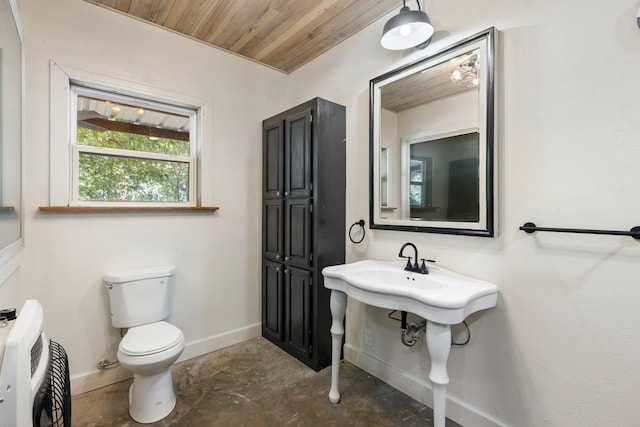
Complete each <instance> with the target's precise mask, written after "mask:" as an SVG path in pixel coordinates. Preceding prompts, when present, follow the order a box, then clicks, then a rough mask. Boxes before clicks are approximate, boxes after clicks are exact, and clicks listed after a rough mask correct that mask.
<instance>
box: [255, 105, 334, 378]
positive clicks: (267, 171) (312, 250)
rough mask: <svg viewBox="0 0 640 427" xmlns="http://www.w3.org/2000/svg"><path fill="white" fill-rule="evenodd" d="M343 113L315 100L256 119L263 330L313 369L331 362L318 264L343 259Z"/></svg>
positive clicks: (326, 304) (327, 293)
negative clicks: (258, 130) (260, 191)
mask: <svg viewBox="0 0 640 427" xmlns="http://www.w3.org/2000/svg"><path fill="white" fill-rule="evenodd" d="M345 115H346V114H345V107H343V106H342V105H338V104H334V103H333V102H329V101H326V100H324V99H321V98H315V99H313V100H311V101H309V102H306V103H304V104H302V105H299V106H297V107H295V108H292V109H290V110H287V111H285V112H283V113H281V114H278V115H277V116H274V117H271V118H269V119H267V120H265V121H264V122H263V123H262V126H263V130H262V135H263V136H262V138H263V186H262V187H263V196H262V197H263V205H262V242H263V243H262V247H263V260H262V335H263V336H264V337H265V338H267V339H269V340H270V341H271V342H273V343H275V344H276V345H278V346H279V347H281V348H282V349H283V350H285V351H286V352H288V353H289V354H291V355H293V356H294V357H296V358H297V359H298V360H300V361H302V362H303V363H305V364H306V365H308V366H309V367H311V368H312V369H314V370H316V371H317V370H320V369H322V368H324V367H326V366H329V365H330V364H331V333H330V331H329V329H330V327H331V312H330V310H329V297H330V291H329V290H327V289H326V288H325V287H324V280H323V276H322V269H323V268H324V267H326V266H330V265H335V264H342V263H344V252H345V249H344V247H345V183H346V178H345V162H346V160H345V157H346V155H345V145H346V141H345V138H346V129H345V120H346V117H345Z"/></svg>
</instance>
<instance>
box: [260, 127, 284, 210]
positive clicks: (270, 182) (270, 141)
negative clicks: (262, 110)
mask: <svg viewBox="0 0 640 427" xmlns="http://www.w3.org/2000/svg"><path fill="white" fill-rule="evenodd" d="M262 140H263V141H264V142H263V144H264V146H263V149H262V155H263V165H262V171H263V174H264V176H263V177H262V182H263V193H264V197H266V198H273V197H282V195H283V187H284V185H283V180H284V169H283V166H284V125H283V122H282V121H278V122H277V123H274V124H271V125H265V126H264V129H263V135H262Z"/></svg>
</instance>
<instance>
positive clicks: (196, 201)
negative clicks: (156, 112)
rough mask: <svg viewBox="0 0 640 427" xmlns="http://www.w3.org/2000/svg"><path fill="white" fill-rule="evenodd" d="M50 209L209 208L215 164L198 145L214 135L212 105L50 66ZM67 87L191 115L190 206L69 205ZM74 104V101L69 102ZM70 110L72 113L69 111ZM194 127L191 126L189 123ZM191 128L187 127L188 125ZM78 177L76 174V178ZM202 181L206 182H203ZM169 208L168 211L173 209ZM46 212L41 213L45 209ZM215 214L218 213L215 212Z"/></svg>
mask: <svg viewBox="0 0 640 427" xmlns="http://www.w3.org/2000/svg"><path fill="white" fill-rule="evenodd" d="M49 83H50V86H49V103H50V108H49V113H50V117H49V130H50V140H49V148H50V152H49V208H52V209H56V208H65V207H66V208H76V209H93V208H96V209H100V208H106V209H111V208H115V209H119V208H122V209H136V208H138V207H139V208H142V209H144V208H148V209H154V208H157V209H162V208H168V209H181V208H185V209H193V208H196V209H200V208H203V207H206V206H213V193H212V190H213V185H214V182H213V179H212V172H211V171H210V169H211V167H213V165H214V163H215V162H214V158H213V154H214V150H213V146H212V144H208V145H207V146H206V147H205V146H204V144H203V141H204V135H205V134H206V135H210V134H212V132H213V127H212V121H211V117H212V114H211V108H212V105H211V102H210V101H209V100H207V99H205V98H201V97H197V96H194V95H190V94H185V93H180V92H175V91H171V90H167V89H164V88H159V87H156V86H150V85H147V84H143V83H137V82H132V81H129V80H122V79H119V78H117V77H112V76H107V75H104V74H99V73H96V72H91V71H86V70H81V69H77V68H73V67H70V66H66V65H60V64H58V63H56V62H55V61H54V60H50V61H49ZM72 85H77V86H82V87H85V88H89V89H95V90H98V91H102V92H107V93H109V94H112V95H114V96H118V95H121V96H125V97H133V98H136V99H142V100H145V101H147V102H150V103H160V104H163V105H171V106H173V107H176V108H185V109H192V110H194V111H196V115H195V124H194V126H193V127H192V128H191V127H190V139H191V141H194V142H195V143H191V142H190V149H191V150H195V167H194V168H193V170H190V173H193V178H190V185H191V184H193V185H194V189H193V190H190V202H191V203H190V204H189V205H187V204H186V203H183V202H180V203H174V202H155V203H154V202H141V201H135V202H131V201H122V202H89V204H87V202H83V204H82V205H80V206H79V205H77V204H76V205H74V204H72V203H73V201H72V173H73V171H72V167H71V165H72V145H71V139H72V138H73V140H74V142H75V130H76V128H75V126H76V124H75V119H76V112H75V105H72V98H73V97H72V94H71V87H72ZM74 102H75V101H74ZM72 107H73V108H74V110H71V108H72ZM191 124H193V123H191ZM191 124H190V125H191ZM76 176H77V175H76ZM204 177H206V179H204ZM172 205H173V206H172ZM45 209H46V208H45ZM216 209H217V208H216Z"/></svg>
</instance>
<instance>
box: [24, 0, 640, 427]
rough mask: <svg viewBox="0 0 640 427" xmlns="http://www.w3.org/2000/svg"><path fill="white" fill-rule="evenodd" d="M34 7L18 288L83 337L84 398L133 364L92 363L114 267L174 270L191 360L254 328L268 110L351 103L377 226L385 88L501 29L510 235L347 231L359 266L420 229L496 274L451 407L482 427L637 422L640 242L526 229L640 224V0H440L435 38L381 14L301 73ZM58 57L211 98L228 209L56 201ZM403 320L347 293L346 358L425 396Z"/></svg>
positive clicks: (54, 7) (455, 358)
mask: <svg viewBox="0 0 640 427" xmlns="http://www.w3.org/2000/svg"><path fill="white" fill-rule="evenodd" d="M20 6H21V13H22V20H23V25H24V27H25V34H26V40H25V42H26V55H27V64H26V65H27V99H26V103H27V107H26V108H27V112H26V120H27V132H26V138H25V143H26V160H27V164H26V189H25V190H26V200H25V215H26V226H25V244H26V248H25V251H24V264H23V267H22V278H23V280H22V282H23V284H22V288H23V289H22V290H21V293H24V295H23V297H25V298H26V297H30V298H31V297H33V298H38V299H40V300H41V301H42V302H43V305H44V308H45V320H46V322H47V323H46V327H47V332H48V333H49V335H50V336H51V337H53V338H54V339H56V340H57V341H59V342H61V343H62V344H63V345H64V346H65V347H66V348H67V350H68V351H69V354H70V357H71V360H72V364H71V369H72V375H73V376H74V385H75V389H76V390H81V389H87V388H90V387H92V386H95V385H98V384H100V383H107V382H109V381H112V380H113V379H114V378H115V377H116V376H117V375H116V374H110V373H106V374H107V375H105V376H102V375H96V374H95V368H94V365H95V363H96V362H97V361H98V359H100V358H103V357H109V358H112V359H113V358H114V357H115V349H116V346H117V332H116V331H115V330H113V328H111V326H110V325H109V322H108V317H107V301H106V295H105V294H104V291H103V289H102V284H101V277H102V274H103V273H104V272H105V271H107V270H112V269H119V268H128V267H132V266H137V265H149V264H156V263H168V262H171V263H174V264H175V265H177V267H178V273H177V288H176V291H177V295H176V304H175V310H174V315H173V317H172V321H173V322H174V323H175V324H177V325H178V326H179V327H180V328H182V329H183V331H184V332H185V334H186V337H187V342H188V344H189V345H190V347H189V349H188V351H187V353H191V354H196V353H199V352H205V351H208V350H210V349H212V348H215V347H216V346H220V345H224V344H225V343H227V342H230V341H233V340H241V339H244V338H245V337H248V336H252V334H255V333H256V331H257V327H258V323H259V321H260V303H259V301H260V267H259V266H260V243H259V242H260V235H261V233H260V202H259V200H260V181H261V176H260V169H261V166H260V156H261V150H260V122H261V120H262V119H264V118H265V117H268V116H270V115H272V114H275V113H277V112H279V111H281V110H283V109H285V108H287V107H291V106H293V105H296V104H297V103H300V102H303V101H306V100H308V99H310V98H313V97H315V96H322V97H325V98H327V99H330V100H332V101H335V102H339V103H341V104H344V105H346V106H347V140H348V143H347V144H348V145H347V160H348V165H349V170H348V174H347V212H346V220H347V226H349V225H350V224H351V223H352V222H354V221H356V220H358V219H360V218H365V219H367V221H368V206H369V201H368V194H369V191H368V116H369V111H368V83H369V80H370V79H371V78H373V77H376V76H377V75H380V74H382V73H383V72H386V71H389V70H391V69H393V68H395V67H396V66H399V65H402V64H405V63H407V62H410V61H412V60H415V59H417V58H419V57H421V56H423V55H428V54H429V53H430V52H434V51H436V50H438V49H440V48H442V47H444V46H445V45H448V44H450V43H452V42H454V41H456V40H458V39H460V38H463V37H466V36H468V35H471V34H474V33H476V32H478V31H481V30H484V29H485V28H487V27H490V26H496V27H497V28H498V29H500V30H501V35H502V41H503V43H502V48H501V52H502V53H501V57H502V59H503V63H502V65H501V67H500V71H501V76H500V91H499V92H500V93H499V101H500V106H499V110H498V118H499V127H498V131H499V136H500V138H499V141H500V142H499V150H498V151H499V157H500V160H499V167H498V169H499V200H500V202H499V209H498V211H499V221H500V222H499V227H498V228H499V232H500V235H499V236H498V237H496V238H493V239H485V238H475V237H460V236H446V235H435V234H415V233H404V232H390V231H374V230H367V238H366V239H365V242H363V244H361V245H358V246H355V245H352V244H351V243H347V254H348V260H349V261H355V260H358V259H362V258H381V259H393V258H395V256H396V254H397V250H398V248H399V247H400V245H401V244H402V243H404V242H406V241H413V242H414V243H416V244H417V245H418V247H419V249H420V251H421V253H422V254H425V255H426V256H428V257H429V258H435V259H436V260H437V261H438V263H439V264H440V265H442V266H444V267H448V268H451V269H454V270H456V271H459V272H461V273H465V274H469V275H472V276H475V277H478V278H480V279H484V280H489V281H492V282H495V283H496V284H498V286H499V287H500V290H501V298H500V300H499V304H498V307H497V308H496V309H493V310H490V311H487V312H485V313H482V314H479V315H477V316H473V317H472V318H471V319H470V327H471V331H472V334H473V335H472V338H471V343H470V344H469V345H468V346H466V347H463V348H454V349H453V350H452V352H451V356H450V360H449V374H450V378H451V383H450V387H449V391H450V396H451V397H452V399H453V400H450V401H449V404H448V411H449V415H450V416H451V417H452V418H454V419H455V420H456V421H458V422H460V423H462V424H463V425H466V426H474V427H475V426H478V425H484V424H486V425H492V424H493V425H495V424H506V425H511V426H603V425H616V426H631V425H634V424H635V423H636V420H637V419H638V418H639V417H640V406H638V405H637V403H636V401H635V398H637V396H638V395H639V394H640V392H639V391H640V385H639V384H640V370H639V369H638V368H637V361H638V360H640V341H638V339H637V331H638V329H639V328H640V318H639V317H638V316H637V314H636V312H637V309H636V305H637V302H638V301H640V286H638V285H639V283H638V279H637V278H638V277H639V274H638V273H639V272H640V271H639V270H640V267H639V263H638V258H639V257H640V245H639V244H638V242H636V241H634V240H633V239H630V238H622V237H607V236H579V235H575V236H574V235H561V234H543V233H537V234H535V235H527V234H525V233H523V232H521V231H519V230H518V226H520V225H522V224H523V223H524V222H526V221H535V222H536V223H538V225H541V226H572V227H594V228H609V229H628V228H630V227H631V226H634V225H640V224H638V216H637V212H638V211H639V210H640V199H639V198H637V197H633V195H634V194H635V192H636V191H637V187H638V182H639V180H640V178H639V177H640V175H638V173H637V158H638V155H640V144H638V143H637V140H638V138H637V128H638V119H637V118H638V116H639V114H640V106H639V103H638V100H639V99H640V87H639V86H638V84H637V70H638V69H639V68H640V42H639V40H640V30H639V29H638V28H637V26H636V24H635V14H636V11H637V10H638V6H639V4H638V1H637V0H614V1H612V2H608V3H607V4H606V5H604V4H603V5H600V3H597V2H591V3H590V4H588V3H585V2H580V1H577V0H563V1H552V0H540V1H538V2H529V3H526V2H509V1H506V0H486V1H483V2H476V1H472V0H460V1H457V2H455V3H451V2H440V1H439V2H435V1H428V2H426V9H427V10H428V11H429V13H430V15H431V17H432V20H433V23H434V25H435V26H436V28H437V29H438V30H439V31H438V32H437V33H436V35H435V39H434V41H433V43H432V44H431V46H430V47H429V48H428V49H427V50H426V51H406V52H388V51H384V50H383V49H382V48H380V46H379V43H378V40H379V35H380V33H381V30H382V26H383V24H384V22H385V20H386V19H382V20H380V21H378V22H377V23H375V24H373V25H371V26H369V27H368V28H366V29H364V30H363V31H361V32H360V33H358V34H357V35H356V36H354V37H352V38H351V39H349V40H347V41H345V42H343V43H342V44H341V45H339V46H338V47H337V48H335V49H333V50H332V51H330V52H328V53H327V54H325V55H323V56H321V57H319V58H317V59H316V60H315V61H313V62H312V63H310V64H308V65H307V66H305V67H302V68H300V69H299V70H297V71H296V72H294V73H293V74H292V75H289V76H284V75H282V74H279V73H277V72H274V71H272V70H269V69H266V68H264V67H261V66H258V65H255V64H253V63H250V62H248V61H243V60H241V59H239V58H237V57H234V56H231V55H228V54H224V53H222V52H219V51H217V50H215V49H211V48H207V47H205V46H203V45H201V44H198V43H195V42H192V41H190V40H187V39H184V38H182V37H179V36H176V35H173V34H170V33H168V32H165V31H160V30H159V29H156V28H153V27H150V26H145V25H142V24H140V23H139V22H136V21H133V20H131V19H126V18H125V17H122V16H120V15H117V14H115V13H112V12H109V11H106V10H103V9H101V8H99V7H95V6H93V5H90V4H88V3H86V2H84V1H80V0H60V1H56V2H41V1H40V2H36V1H27V0H23V1H22V2H21V4H20ZM390 16H391V14H390V15H389V16H388V17H390ZM388 17H387V18H388ZM161 55H162V56H161ZM49 59H55V60H57V61H59V62H60V63H62V64H67V65H69V66H75V67H76V68H85V69H88V70H90V71H97V72H101V73H105V74H108V75H112V76H114V77H117V78H121V79H127V80H131V81H142V82H145V83H148V84H152V85H157V86H159V87H165V88H170V89H172V90H175V91H177V92H181V93H187V94H195V95H198V96H201V97H205V98H207V99H210V100H211V102H212V104H213V118H211V120H213V135H211V137H210V138H209V140H208V141H207V144H211V146H212V147H213V150H214V154H215V159H216V161H215V165H214V166H215V167H214V168H213V170H211V171H209V172H208V178H209V179H212V180H213V182H214V195H215V197H214V200H215V201H216V203H217V204H218V205H219V206H220V207H221V210H220V212H219V214H217V215H215V216H210V215H174V214H170V215H167V214H156V215H151V214H124V215H113V214H96V215H77V214H76V215H71V214H68V215H50V214H49V215H47V214H42V213H39V212H38V210H37V207H38V206H41V205H46V204H47V203H48V179H49V178H48V125H47V123H48V117H49V110H48V61H49ZM386 314H387V313H386V312H384V311H381V310H378V309H373V308H369V307H362V306H359V305H357V304H351V305H350V308H349V311H348V330H347V342H348V346H349V348H348V352H347V353H348V356H349V358H350V359H351V360H354V361H356V362H358V363H360V364H361V365H363V366H368V367H369V369H370V370H372V371H376V373H377V374H378V375H381V376H383V377H385V379H387V380H388V381H389V382H391V383H392V384H395V385H396V386H398V387H401V388H403V389H404V390H405V391H407V392H408V393H410V394H412V395H414V396H417V397H419V398H423V400H424V401H426V402H428V401H429V399H430V397H429V396H430V394H429V392H428V389H425V387H424V385H423V383H421V379H423V378H425V376H426V372H427V370H426V368H427V367H428V361H420V354H424V348H420V349H419V348H415V349H407V348H405V347H403V346H402V345H401V344H400V343H399V340H398V335H399V332H398V329H397V325H396V323H394V322H392V321H389V320H388V319H387V318H386ZM362 327H367V328H369V329H371V330H372V331H373V333H374V335H373V340H374V342H373V345H372V346H371V347H367V348H363V347H364V346H363V344H362V338H361V328H362ZM234 331H237V332H234ZM457 332H459V331H457ZM220 334H222V337H220ZM108 375H112V377H108ZM483 414H485V415H483ZM491 420H493V422H491Z"/></svg>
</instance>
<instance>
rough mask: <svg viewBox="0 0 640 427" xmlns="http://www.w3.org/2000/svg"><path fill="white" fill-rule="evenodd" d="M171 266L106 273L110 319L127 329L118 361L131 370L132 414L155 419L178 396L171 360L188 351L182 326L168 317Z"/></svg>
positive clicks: (167, 411) (140, 419) (147, 420)
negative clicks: (168, 321)
mask: <svg viewBox="0 0 640 427" xmlns="http://www.w3.org/2000/svg"><path fill="white" fill-rule="evenodd" d="M174 274H175V267H174V266H172V265H167V266H160V267H151V268H142V269H137V270H131V271H125V272H117V273H110V274H107V275H106V276H105V277H104V281H105V285H106V287H107V289H108V293H109V303H110V308H111V324H112V325H113V326H114V327H116V328H121V329H122V328H128V331H127V333H126V334H125V336H124V337H123V338H122V341H120V345H119V346H118V354H117V357H118V361H119V362H120V365H121V366H122V367H123V368H125V369H126V370H128V371H129V372H131V373H132V374H133V383H132V384H131V387H129V415H131V418H133V419H134V420H136V421H137V422H139V423H145V424H146V423H153V422H156V421H159V420H161V419H162V418H164V417H166V416H167V415H169V414H170V413H171V411H172V410H173V408H174V407H175V406H176V395H175V393H174V391H173V382H172V380H171V365H173V363H174V362H175V361H176V360H178V358H179V357H180V355H181V354H182V351H183V350H184V346H185V343H184V335H183V334H182V331H180V329H178V328H177V327H175V326H173V325H172V324H170V323H167V322H165V319H167V318H168V317H169V315H170V314H171V310H170V302H171V289H172V284H173V279H174Z"/></svg>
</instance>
